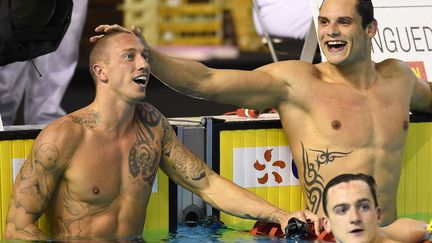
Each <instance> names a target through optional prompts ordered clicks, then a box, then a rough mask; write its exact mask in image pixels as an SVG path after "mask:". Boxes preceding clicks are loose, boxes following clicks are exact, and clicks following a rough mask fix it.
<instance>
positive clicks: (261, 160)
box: [233, 146, 299, 188]
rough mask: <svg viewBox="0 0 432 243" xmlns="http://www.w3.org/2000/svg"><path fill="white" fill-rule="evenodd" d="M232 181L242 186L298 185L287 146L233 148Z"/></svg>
mask: <svg viewBox="0 0 432 243" xmlns="http://www.w3.org/2000/svg"><path fill="white" fill-rule="evenodd" d="M233 152H234V154H233V160H234V161H233V166H234V168H233V177H234V178H233V181H234V183H236V184H237V185H239V186H242V187H246V188H247V187H269V186H290V185H298V184H299V181H298V178H297V173H296V171H297V169H294V170H293V168H292V167H293V166H292V165H293V159H292V154H291V150H290V148H289V146H272V147H244V148H235V149H234V151H233Z"/></svg>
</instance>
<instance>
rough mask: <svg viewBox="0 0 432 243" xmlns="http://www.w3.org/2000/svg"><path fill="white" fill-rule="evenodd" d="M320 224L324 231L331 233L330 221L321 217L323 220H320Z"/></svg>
mask: <svg viewBox="0 0 432 243" xmlns="http://www.w3.org/2000/svg"><path fill="white" fill-rule="evenodd" d="M322 224H323V226H324V230H325V231H326V232H327V233H330V232H331V225H330V220H329V219H328V218H327V217H326V216H324V217H323V219H322Z"/></svg>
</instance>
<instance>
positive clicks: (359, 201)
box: [332, 198, 371, 210]
mask: <svg viewBox="0 0 432 243" xmlns="http://www.w3.org/2000/svg"><path fill="white" fill-rule="evenodd" d="M362 202H371V200H370V199H369V198H361V199H359V200H357V201H356V204H359V203H362ZM341 206H349V204H348V203H339V204H336V205H334V206H333V208H332V209H333V210H334V209H335V208H337V207H341Z"/></svg>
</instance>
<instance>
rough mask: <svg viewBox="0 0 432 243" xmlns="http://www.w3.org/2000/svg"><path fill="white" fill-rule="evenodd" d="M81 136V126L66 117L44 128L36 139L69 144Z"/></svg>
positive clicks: (69, 117)
mask: <svg viewBox="0 0 432 243" xmlns="http://www.w3.org/2000/svg"><path fill="white" fill-rule="evenodd" d="M82 136H83V131H82V125H80V124H79V123H77V122H75V121H74V120H73V118H72V117H71V116H69V115H66V116H63V117H61V118H59V119H57V120H55V121H53V122H52V123H50V124H49V125H48V126H46V127H45V128H44V129H43V130H42V131H41V133H40V134H39V136H38V139H43V140H44V141H53V142H54V141H55V142H56V143H62V142H68V143H70V142H73V141H75V140H76V139H80V138H81V137H82Z"/></svg>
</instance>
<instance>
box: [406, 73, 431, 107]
mask: <svg viewBox="0 0 432 243" xmlns="http://www.w3.org/2000/svg"><path fill="white" fill-rule="evenodd" d="M412 76H414V78H415V83H414V90H413V95H412V99H411V107H410V108H411V110H413V111H420V112H424V113H432V82H428V81H425V80H421V79H419V78H417V77H415V75H414V74H412Z"/></svg>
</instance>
